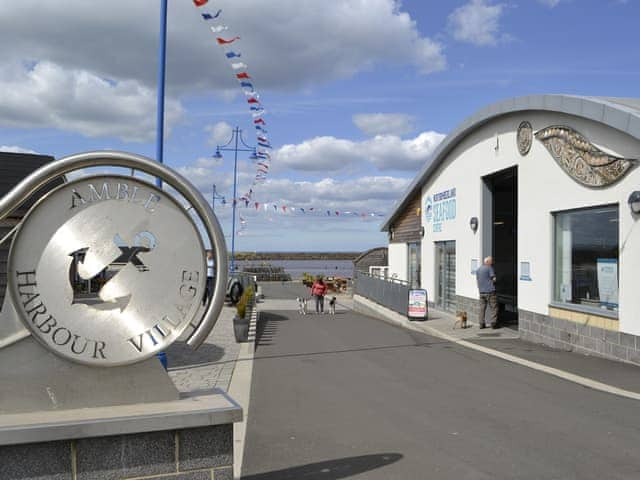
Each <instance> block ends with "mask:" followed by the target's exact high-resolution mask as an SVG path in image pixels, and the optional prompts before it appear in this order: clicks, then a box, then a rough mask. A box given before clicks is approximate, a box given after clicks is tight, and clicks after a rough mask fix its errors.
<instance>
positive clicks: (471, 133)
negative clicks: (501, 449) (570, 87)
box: [382, 95, 640, 363]
mask: <svg viewBox="0 0 640 480" xmlns="http://www.w3.org/2000/svg"><path fill="white" fill-rule="evenodd" d="M636 159H640V100H638V99H622V98H594V97H576V96H566V95H540V96H528V97H519V98H515V99H510V100H507V101H503V102H500V103H497V104H494V105H491V106H489V107H487V108H485V109H483V110H481V111H479V112H478V113H476V114H475V115H473V116H472V117H470V118H468V119H467V120H465V121H464V122H463V123H462V124H461V125H460V126H459V127H458V128H456V130H454V131H453V133H451V134H450V135H449V136H448V137H447V138H446V139H445V140H444V141H443V142H442V144H441V145H440V146H439V147H438V149H437V151H436V152H435V153H434V154H433V156H432V157H431V158H430V159H429V161H427V163H426V164H425V166H424V167H423V169H422V170H421V172H420V173H419V175H418V176H417V177H416V179H415V180H414V181H413V182H412V183H411V185H410V186H409V188H408V189H407V191H406V192H405V193H404V195H403V196H402V198H401V200H400V201H399V202H398V203H397V205H396V206H395V208H394V210H393V212H392V213H391V214H390V216H389V217H388V218H387V219H386V221H385V223H384V225H383V227H382V230H383V231H388V232H389V238H390V240H389V275H396V276H397V277H399V278H402V279H405V280H407V281H409V282H411V283H412V284H414V285H415V284H420V285H421V287H422V288H425V289H426V290H427V292H428V294H429V300H430V303H431V304H432V306H434V307H435V308H440V309H443V310H448V311H452V312H455V311H457V310H465V311H467V313H468V314H469V317H470V319H474V318H477V314H478V297H479V295H478V289H477V286H476V278H475V274H474V273H473V271H474V270H475V268H476V267H477V266H478V265H479V264H481V263H482V259H483V258H484V257H485V256H487V255H493V256H494V258H495V269H496V273H497V276H498V281H497V288H498V298H499V302H500V306H501V309H500V312H501V313H500V314H501V319H502V321H506V322H509V321H510V322H518V328H519V330H520V333H521V336H522V337H523V338H524V339H527V340H531V341H536V342H541V343H546V344H549V345H552V346H555V347H561V348H566V349H572V350H577V351H581V352H584V353H586V352H589V353H598V354H600V355H603V356H608V357H613V358H618V359H623V360H627V361H631V362H635V363H640V338H637V337H640V290H639V287H640V225H639V224H640V215H639V213H640V212H639V211H640V168H637V167H639V166H640V162H639V161H638V160H636ZM634 192H636V193H634ZM633 200H635V202H633ZM634 210H635V213H634ZM636 341H637V346H636Z"/></svg>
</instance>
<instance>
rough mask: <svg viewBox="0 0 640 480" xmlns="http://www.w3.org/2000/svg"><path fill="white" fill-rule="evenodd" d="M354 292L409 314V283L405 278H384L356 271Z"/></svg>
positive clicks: (403, 313)
mask: <svg viewBox="0 0 640 480" xmlns="http://www.w3.org/2000/svg"><path fill="white" fill-rule="evenodd" d="M353 293H354V294H356V295H361V296H363V297H366V298H368V299H369V300H373V301H374V302H376V303H379V304H380V305H382V306H384V307H387V308H389V309H390V310H393V311H394V312H398V313H400V314H402V315H406V314H407V301H408V298H409V283H408V282H406V281H404V280H398V279H395V278H387V279H384V278H380V277H375V276H371V275H369V274H367V273H364V272H356V274H355V281H354V288H353Z"/></svg>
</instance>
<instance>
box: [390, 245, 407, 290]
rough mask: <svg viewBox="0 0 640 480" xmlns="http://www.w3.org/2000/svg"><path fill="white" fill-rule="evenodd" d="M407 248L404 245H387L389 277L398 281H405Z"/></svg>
mask: <svg viewBox="0 0 640 480" xmlns="http://www.w3.org/2000/svg"><path fill="white" fill-rule="evenodd" d="M407 260H408V248H407V244H406V243H390V244H389V276H390V277H391V278H397V279H398V280H405V281H406V280H407V279H408V272H407Z"/></svg>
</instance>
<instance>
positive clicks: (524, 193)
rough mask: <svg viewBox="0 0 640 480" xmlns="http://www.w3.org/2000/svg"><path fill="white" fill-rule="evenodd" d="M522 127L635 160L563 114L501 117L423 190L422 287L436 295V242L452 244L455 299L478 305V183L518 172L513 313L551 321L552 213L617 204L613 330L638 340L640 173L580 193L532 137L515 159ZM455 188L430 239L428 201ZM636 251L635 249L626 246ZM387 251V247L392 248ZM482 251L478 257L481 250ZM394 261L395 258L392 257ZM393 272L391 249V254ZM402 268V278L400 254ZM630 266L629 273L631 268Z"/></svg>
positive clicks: (628, 150)
mask: <svg viewBox="0 0 640 480" xmlns="http://www.w3.org/2000/svg"><path fill="white" fill-rule="evenodd" d="M523 120H528V121H529V122H530V123H531V124H532V126H533V130H534V132H535V131H537V130H540V129H542V128H545V127H548V126H552V125H565V126H569V127H571V128H573V129H575V130H577V131H578V132H580V133H581V134H583V135H584V136H585V137H586V138H587V139H588V140H589V141H591V142H592V143H594V144H596V145H597V146H599V147H600V148H602V149H603V150H605V151H608V152H610V153H613V154H616V155H619V156H623V157H627V158H640V142H638V141H637V140H636V139H634V138H632V137H630V136H628V135H626V134H623V133H621V132H618V131H616V130H614V129H612V128H610V127H608V126H605V125H603V124H600V123H597V122H593V121H589V120H585V119H581V118H578V117H573V116H569V115H566V114H562V113H549V112H539V111H538V112H535V111H531V112H522V113H518V114H511V115H507V116H504V117H500V118H499V119H496V120H494V121H491V122H489V123H487V124H485V125H484V126H482V127H480V128H479V129H478V130H476V131H474V132H473V133H472V134H470V135H469V136H467V137H466V138H465V139H464V140H463V141H462V142H461V143H460V144H458V145H457V147H455V148H454V149H453V150H452V151H451V152H450V153H449V155H448V156H447V158H446V159H445V161H444V162H443V163H442V165H441V166H440V168H439V170H438V171H437V172H436V173H435V174H434V175H432V176H431V178H430V179H429V180H428V181H427V182H426V184H425V185H424V186H423V189H422V212H423V213H422V215H421V219H422V223H423V226H424V227H425V236H424V238H423V239H422V277H423V278H422V285H423V286H425V287H426V288H427V290H429V291H430V292H435V291H436V288H435V287H436V272H435V246H434V242H437V241H445V240H455V241H456V273H457V275H456V294H457V295H459V296H463V297H467V298H471V299H477V298H478V292H477V287H476V281H475V276H474V275H472V274H471V260H472V259H477V260H478V261H479V262H481V259H482V257H483V253H486V252H487V247H486V246H483V241H482V239H483V234H484V229H485V228H487V225H485V224H484V221H485V220H487V216H488V215H484V214H483V185H484V183H483V180H482V177H483V176H486V175H490V174H492V173H495V172H498V171H500V170H503V169H506V168H509V167H513V166H517V167H518V210H519V214H518V259H517V261H518V265H519V264H520V262H530V266H531V278H532V280H531V281H522V280H520V281H518V307H519V309H522V310H525V311H527V312H532V313H537V314H541V315H549V313H550V307H549V304H550V302H551V301H552V295H553V255H554V244H553V224H552V220H553V217H552V212H556V211H562V210H568V209H575V208H583V207H590V206H598V205H605V204H613V203H617V204H618V205H619V211H620V219H619V227H620V234H619V245H620V257H619V285H620V286H619V303H620V310H619V322H618V325H619V329H620V331H621V332H625V333H630V334H634V335H640V295H637V294H635V293H634V291H633V289H634V285H637V284H639V283H640V271H639V269H638V268H637V267H638V265H640V248H638V247H637V246H638V245H640V227H638V225H637V224H638V223H640V221H639V220H638V219H637V218H636V219H634V218H632V215H631V213H630V210H629V207H628V205H627V199H628V196H629V194H630V193H631V192H632V191H634V190H638V189H639V188H640V169H635V170H632V171H631V172H630V173H629V174H628V175H627V176H626V177H624V178H623V179H622V180H621V181H620V182H618V183H617V184H615V185H613V186H609V187H606V188H601V189H592V188H587V187H584V186H582V185H580V184H578V183H577V182H576V181H574V180H573V179H572V178H571V177H569V175H567V174H566V173H565V172H564V171H563V170H562V169H561V168H560V166H558V164H557V163H556V161H555V160H554V159H553V157H552V156H551V154H550V153H549V152H548V151H547V149H546V148H545V146H544V145H543V144H542V143H541V142H539V141H538V140H536V139H535V138H534V140H533V144H532V147H531V151H530V152H529V154H528V155H526V156H524V157H523V156H521V155H520V153H519V152H518V149H517V143H516V131H517V128H518V125H519V124H520V122H521V121H523ZM453 188H455V189H456V211H455V218H454V219H451V220H447V221H443V222H442V229H441V231H436V232H434V231H433V230H434V229H433V223H434V222H433V221H431V222H428V221H427V220H426V218H425V213H426V212H425V210H426V207H425V201H426V199H427V197H429V196H431V197H432V198H433V195H434V194H436V193H439V192H443V191H447V190H450V189H453ZM471 217H478V219H479V228H478V231H477V233H475V234H474V233H473V232H472V231H471V229H470V227H469V220H470V218H471ZM632 245H635V246H636V247H635V248H634V247H631V246H632ZM390 247H391V245H390ZM483 248H484V251H483ZM395 256H397V257H398V264H399V257H400V254H399V253H397V254H396V255H395ZM389 257H390V259H389V264H390V265H391V262H392V260H391V257H392V254H391V248H390V253H389ZM404 265H405V267H404V269H405V271H406V248H405V259H404ZM634 266H635V267H634Z"/></svg>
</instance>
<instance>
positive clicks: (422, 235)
mask: <svg viewBox="0 0 640 480" xmlns="http://www.w3.org/2000/svg"><path fill="white" fill-rule="evenodd" d="M420 238H424V227H420Z"/></svg>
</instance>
